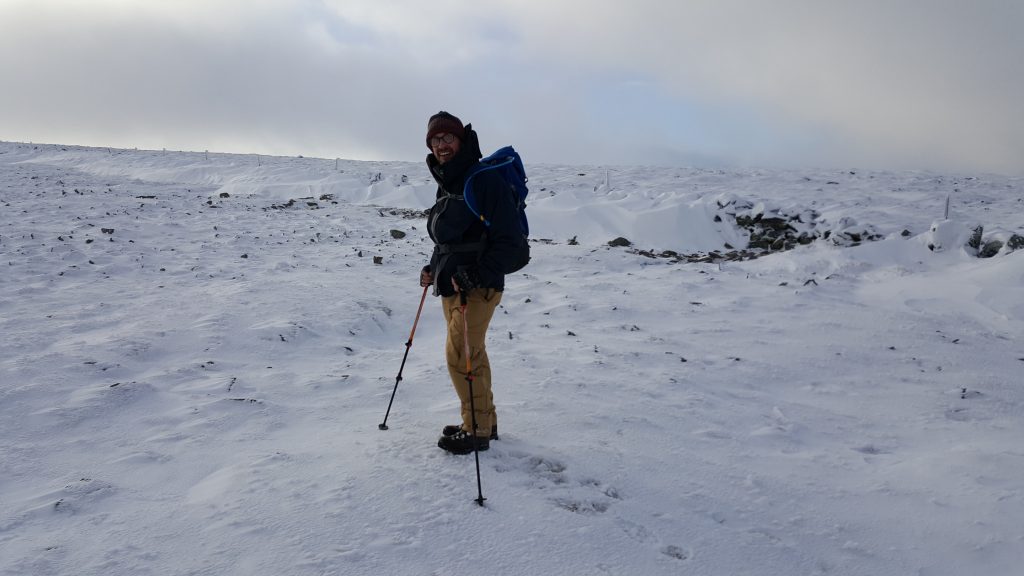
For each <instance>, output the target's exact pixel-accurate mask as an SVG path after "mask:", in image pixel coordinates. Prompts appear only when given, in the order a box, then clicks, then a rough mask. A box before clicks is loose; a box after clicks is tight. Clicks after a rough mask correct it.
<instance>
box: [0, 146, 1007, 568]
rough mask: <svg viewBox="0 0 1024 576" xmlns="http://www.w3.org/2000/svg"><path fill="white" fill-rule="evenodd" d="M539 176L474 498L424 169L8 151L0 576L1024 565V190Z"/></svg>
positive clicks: (646, 171)
mask: <svg viewBox="0 0 1024 576" xmlns="http://www.w3.org/2000/svg"><path fill="white" fill-rule="evenodd" d="M523 152H524V155H525V156H526V157H525V160H526V162H527V170H528V172H529V174H530V177H531V180H530V186H531V196H530V199H529V214H530V219H531V229H532V234H533V237H534V239H535V240H536V242H535V243H534V244H533V255H534V261H533V262H532V263H531V264H530V265H529V266H528V267H527V268H526V269H524V270H523V271H522V273H519V274H516V275H515V276H511V277H509V278H508V281H507V288H506V292H505V294H504V297H503V301H502V304H501V308H500V309H499V312H498V314H497V315H496V316H495V319H494V321H493V323H492V331H491V338H490V340H489V344H488V346H489V354H490V357H491V362H492V365H493V367H494V373H495V401H496V404H497V409H498V417H499V420H500V422H501V431H502V435H501V440H499V441H496V442H493V443H492V445H491V449H490V450H489V451H487V452H484V453H481V455H480V464H481V474H482V476H481V479H482V489H483V494H484V496H485V497H486V498H487V501H486V505H485V506H484V507H478V506H477V505H476V503H475V502H474V501H473V499H474V498H475V497H476V482H475V468H474V462H473V458H472V456H469V457H460V456H452V455H449V454H447V453H444V452H442V451H441V450H439V449H438V448H437V447H436V445H435V443H436V440H437V436H438V434H439V432H440V429H441V427H442V426H443V425H445V424H449V423H452V422H455V421H457V419H458V409H457V404H456V402H455V394H454V392H453V391H452V390H451V389H450V386H451V385H450V383H449V382H448V376H447V371H446V369H445V368H444V366H443V365H442V358H443V343H444V342H443V338H444V334H443V329H442V318H441V313H440V309H439V308H440V307H439V305H438V303H437V302H436V301H435V300H434V299H433V298H432V297H429V296H428V298H427V303H426V306H425V309H424V313H423V318H422V319H421V320H420V324H419V327H418V329H417V332H416V336H415V341H414V344H413V346H412V348H411V349H410V353H409V359H408V363H407V364H406V366H405V370H404V373H403V380H402V382H401V383H400V385H399V387H398V392H397V395H396V398H395V402H394V407H393V408H392V411H391V414H390V416H389V420H388V424H389V427H390V429H389V430H387V431H381V430H378V426H377V425H378V424H379V423H380V422H381V420H382V418H383V416H384V412H385V409H386V408H387V404H388V400H389V398H390V395H391V392H392V389H393V387H394V385H395V380H396V374H397V371H398V368H399V364H400V361H401V359H402V354H403V352H404V350H405V342H406V340H407V339H408V337H409V330H410V328H411V326H412V321H413V318H414V315H415V312H416V309H417V305H418V304H419V300H420V295H421V293H422V291H421V289H420V288H419V286H418V270H419V268H420V267H421V266H422V265H423V264H424V263H425V261H426V259H427V255H428V254H429V252H430V249H431V244H430V241H429V239H428V238H427V237H426V234H425V231H424V229H423V220H422V217H421V215H420V211H422V210H423V209H425V208H427V207H428V206H429V205H430V204H431V203H432V199H433V195H434V186H433V184H432V183H431V182H430V181H429V178H428V174H427V171H426V169H425V167H424V166H423V165H422V164H418V163H397V162H396V163H387V162H353V161H344V160H334V159H329V160H328V159H312V158H279V157H257V156H255V155H230V154H205V153H180V152H158V151H126V150H108V149H97V148H81V147H74V146H53V145H28V144H16V143H0V266H2V268H3V273H2V274H0V333H2V334H3V338H2V339H0V575H3V576H27V575H32V576H54V575H83V574H102V575H104V576H120V575H125V576H128V575H131V576H138V575H146V574H153V575H161V576H164V575H210V576H214V575H216V576H228V575H238V576H243V575H245V576H251V575H255V574H267V575H270V574H273V575H296V576H306V575H310V576H312V575H334V574H388V575H392V576H400V575H421V574H444V575H448V574H469V575H476V574H480V575H492V576H497V575H502V576H504V575H520V574H522V575H530V576H535V575H540V574H566V575H570V574H571V575H586V574H595V575H599V574H614V575H634V574H645V575H653V574H659V575H660V574H666V575H667V574H699V575H729V576H735V575H742V574H750V575H796V574H830V575H831V574H838V575H847V574H849V575H854V574H856V575H861V574H871V575H874V576H888V575H891V576H906V575H909V574H914V575H922V576H924V575H927V576H938V575H949V576H953V575H986V576H1010V575H1014V574H1020V573H1021V572H1020V566H1021V565H1022V564H1024V448H1022V446H1021V439H1022V438H1024V382H1022V378H1021V374H1022V373H1024V344H1022V342H1024V250H1022V249H1020V248H1021V246H1020V245H1019V244H1020V242H1021V240H1019V239H1020V238H1021V235H1024V179H1020V178H1007V177H1000V176H990V175H940V174H925V173H879V172H868V171H862V170H858V169H850V170H846V171H813V170H808V171H743V172H727V171H710V170H687V169H673V168H649V167H599V166H586V167H583V166H569V167H567V166H547V165H535V164H531V163H530V158H529V155H528V152H527V151H523ZM947 198H948V199H949V207H948V218H946V211H947V207H946V202H947ZM979 228H980V232H976V231H978V230H979ZM618 238H621V239H624V240H625V242H622V241H620V242H618V243H617V244H622V245H620V246H610V245H609V242H610V241H613V240H615V239H618ZM626 242H628V245H627V244H626ZM773 245H774V246H775V248H777V249H778V250H777V251H774V252H772V253H770V254H767V255H765V254H766V253H767V252H768V251H769V250H770V248H771V246H773ZM979 255H984V256H986V257H979ZM755 256H761V257H755Z"/></svg>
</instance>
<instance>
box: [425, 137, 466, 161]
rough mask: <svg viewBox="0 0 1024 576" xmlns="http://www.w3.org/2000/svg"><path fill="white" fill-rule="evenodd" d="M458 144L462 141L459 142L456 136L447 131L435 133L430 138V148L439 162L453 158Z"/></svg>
mask: <svg viewBox="0 0 1024 576" xmlns="http://www.w3.org/2000/svg"><path fill="white" fill-rule="evenodd" d="M460 146H462V143H461V142H459V139H458V137H456V136H455V135H454V134H449V133H447V132H441V133H440V134H435V135H434V136H433V137H432V138H431V139H430V150H431V151H432V152H433V153H434V158H437V161H438V162H440V163H441V164H444V163H445V162H448V161H449V160H451V159H452V158H454V157H455V155H456V154H458V153H459V147H460Z"/></svg>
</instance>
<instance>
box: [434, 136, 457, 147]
mask: <svg viewBox="0 0 1024 576" xmlns="http://www.w3.org/2000/svg"><path fill="white" fill-rule="evenodd" d="M454 141H455V134H439V135H437V136H434V137H433V138H431V139H430V145H431V146H440V145H441V142H444V143H445V144H451V143H452V142H454Z"/></svg>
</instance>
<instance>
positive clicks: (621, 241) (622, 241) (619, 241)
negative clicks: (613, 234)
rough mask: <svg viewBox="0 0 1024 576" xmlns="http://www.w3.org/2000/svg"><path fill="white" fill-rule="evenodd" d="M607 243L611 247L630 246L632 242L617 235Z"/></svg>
mask: <svg viewBox="0 0 1024 576" xmlns="http://www.w3.org/2000/svg"><path fill="white" fill-rule="evenodd" d="M608 245H609V246H611V247H613V248H619V247H624V246H632V245H633V243H632V242H630V241H629V240H626V239H625V238H623V237H622V236H619V237H618V238H616V239H614V240H611V241H609V242H608Z"/></svg>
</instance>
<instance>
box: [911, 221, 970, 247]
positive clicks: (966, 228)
mask: <svg viewBox="0 0 1024 576" xmlns="http://www.w3.org/2000/svg"><path fill="white" fill-rule="evenodd" d="M981 230H982V227H981V225H978V224H968V223H966V222H963V221H959V220H936V221H935V222H932V225H931V227H930V228H928V232H925V233H924V234H922V235H921V239H922V240H923V241H924V243H925V245H926V246H928V249H929V250H931V251H932V252H942V251H944V250H952V249H955V248H963V249H965V250H967V249H970V250H971V251H972V252H973V253H974V254H977V250H978V247H979V243H980V241H981ZM972 244H973V246H972Z"/></svg>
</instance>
